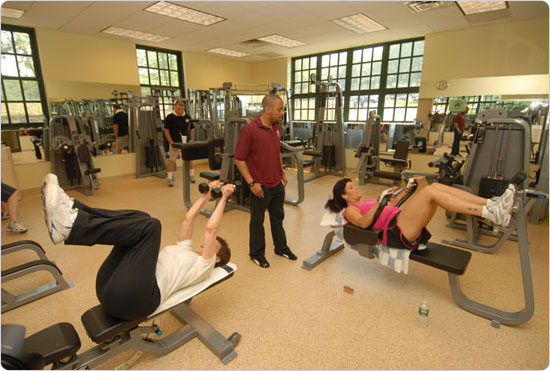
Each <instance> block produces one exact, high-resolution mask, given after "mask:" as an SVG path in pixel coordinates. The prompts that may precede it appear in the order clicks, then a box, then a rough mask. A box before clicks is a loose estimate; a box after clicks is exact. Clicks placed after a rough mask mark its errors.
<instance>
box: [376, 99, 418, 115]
mask: <svg viewBox="0 0 550 371" xmlns="http://www.w3.org/2000/svg"><path fill="white" fill-rule="evenodd" d="M417 110H418V93H409V94H407V93H403V94H386V96H385V99H384V111H383V115H382V121H384V122H412V121H413V120H414V119H415V118H416V112H417Z"/></svg>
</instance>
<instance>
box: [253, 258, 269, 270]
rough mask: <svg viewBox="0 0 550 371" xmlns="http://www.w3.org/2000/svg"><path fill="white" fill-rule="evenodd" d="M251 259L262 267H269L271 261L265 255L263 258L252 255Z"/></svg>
mask: <svg viewBox="0 0 550 371" xmlns="http://www.w3.org/2000/svg"><path fill="white" fill-rule="evenodd" d="M250 259H251V260H252V261H253V262H254V263H256V264H258V265H259V266H260V267H262V268H269V262H268V261H267V259H266V258H264V257H263V256H262V257H261V258H253V257H252V256H251V257H250Z"/></svg>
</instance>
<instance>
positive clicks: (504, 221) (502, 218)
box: [485, 203, 512, 228]
mask: <svg viewBox="0 0 550 371" xmlns="http://www.w3.org/2000/svg"><path fill="white" fill-rule="evenodd" d="M485 207H486V208H487V211H488V212H489V215H488V216H487V219H489V220H490V221H491V222H493V223H494V224H496V225H500V226H502V227H504V228H506V227H508V226H509V225H510V220H511V219H512V216H511V215H510V212H507V211H506V210H505V209H504V206H503V205H502V203H500V204H497V205H486V206H485Z"/></svg>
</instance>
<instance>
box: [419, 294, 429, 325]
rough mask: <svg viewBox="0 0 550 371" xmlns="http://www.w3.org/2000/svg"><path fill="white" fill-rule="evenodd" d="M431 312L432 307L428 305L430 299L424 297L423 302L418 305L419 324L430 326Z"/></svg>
mask: <svg viewBox="0 0 550 371" xmlns="http://www.w3.org/2000/svg"><path fill="white" fill-rule="evenodd" d="M429 314H430V307H429V306H428V300H426V299H422V303H420V305H419V306H418V326H420V327H428V315H429Z"/></svg>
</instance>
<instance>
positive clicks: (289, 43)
mask: <svg viewBox="0 0 550 371" xmlns="http://www.w3.org/2000/svg"><path fill="white" fill-rule="evenodd" d="M258 40H261V41H265V42H266V43H271V44H275V45H280V46H284V47H287V48H294V47H296V46H303V45H306V44H305V43H303V42H301V41H298V40H293V39H289V38H288V37H284V36H281V35H277V34H273V35H268V36H263V37H258Z"/></svg>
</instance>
